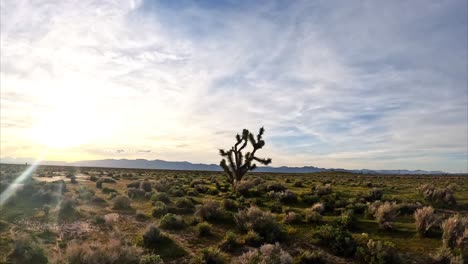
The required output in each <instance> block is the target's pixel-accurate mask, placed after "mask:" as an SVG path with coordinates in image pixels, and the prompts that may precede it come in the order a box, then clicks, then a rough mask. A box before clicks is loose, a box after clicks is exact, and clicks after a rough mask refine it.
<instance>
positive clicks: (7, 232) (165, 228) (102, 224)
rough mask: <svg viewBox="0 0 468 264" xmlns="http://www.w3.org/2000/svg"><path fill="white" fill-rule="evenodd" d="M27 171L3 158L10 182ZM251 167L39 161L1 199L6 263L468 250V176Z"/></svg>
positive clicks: (419, 259)
mask: <svg viewBox="0 0 468 264" xmlns="http://www.w3.org/2000/svg"><path fill="white" fill-rule="evenodd" d="M242 142H244V141H242ZM249 142H250V141H249ZM258 142H260V141H259V140H257V139H256V143H257V144H258ZM242 144H243V143H242ZM233 157H235V155H234V154H233ZM225 158H227V159H228V158H229V157H228V156H227V157H225ZM244 161H245V157H244ZM226 162H228V161H226ZM24 168H25V167H24V166H23V165H4V164H2V165H1V166H0V183H1V184H0V190H5V189H6V188H7V187H8V186H9V185H10V184H12V183H13V182H14V180H15V179H16V178H17V176H18V175H20V174H21V172H22V171H24ZM245 175H248V176H247V177H243V178H242V179H241V180H240V181H238V182H237V183H236V188H235V189H234V188H233V187H232V185H231V182H230V180H229V179H228V178H227V177H225V172H193V171H157V170H136V169H112V168H80V169H79V170H78V169H77V170H70V169H69V168H66V167H54V166H39V167H37V168H36V171H35V172H33V176H32V178H30V179H29V180H27V181H25V182H24V183H22V184H21V185H18V186H17V191H16V193H15V195H14V196H12V197H11V198H10V199H9V200H8V202H7V203H6V204H5V205H4V206H3V207H2V208H0V210H1V212H2V213H1V214H0V263H136V264H149V263H415V264H423V263H451V264H453V263H464V262H466V261H467V259H468V257H467V256H466V252H468V250H467V249H468V248H467V247H468V246H467V244H468V243H467V241H468V231H467V228H466V227H467V225H468V223H467V222H468V221H467V220H466V219H467V212H468V181H467V179H468V178H466V177H464V176H453V175H447V176H435V175H431V176H420V175H418V176H414V175H412V176H409V175H365V174H349V173H344V172H320V173H314V174H270V173H250V172H249V173H246V174H245ZM245 175H244V176H245ZM72 176H73V177H72ZM57 177H58V178H59V180H57ZM73 178H74V179H75V180H76V183H72V182H71V181H72V179H73ZM429 182H430V183H431V184H427V183H429ZM417 186H423V188H420V191H419V192H417V191H415V190H416V189H417V188H416V187H417ZM233 191H234V192H233ZM455 201H456V202H455ZM277 242H279V243H281V246H280V245H279V244H276V243H277Z"/></svg>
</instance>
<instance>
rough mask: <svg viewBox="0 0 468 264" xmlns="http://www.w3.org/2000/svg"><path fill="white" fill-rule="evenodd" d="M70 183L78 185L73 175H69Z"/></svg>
mask: <svg viewBox="0 0 468 264" xmlns="http://www.w3.org/2000/svg"><path fill="white" fill-rule="evenodd" d="M70 182H71V183H78V182H77V181H76V176H75V175H71V176H70Z"/></svg>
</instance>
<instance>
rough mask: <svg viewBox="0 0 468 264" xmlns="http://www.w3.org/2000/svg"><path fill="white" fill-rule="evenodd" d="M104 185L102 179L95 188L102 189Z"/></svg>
mask: <svg viewBox="0 0 468 264" xmlns="http://www.w3.org/2000/svg"><path fill="white" fill-rule="evenodd" d="M103 183H104V181H103V180H102V179H99V180H98V181H97V182H96V188H98V189H102V184H103Z"/></svg>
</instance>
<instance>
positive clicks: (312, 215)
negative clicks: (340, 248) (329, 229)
mask: <svg viewBox="0 0 468 264" xmlns="http://www.w3.org/2000/svg"><path fill="white" fill-rule="evenodd" d="M305 220H306V222H308V223H320V222H322V215H321V214H319V213H318V212H317V211H315V210H312V208H308V209H306V210H305Z"/></svg>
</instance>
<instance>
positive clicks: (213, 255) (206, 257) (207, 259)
mask: <svg viewBox="0 0 468 264" xmlns="http://www.w3.org/2000/svg"><path fill="white" fill-rule="evenodd" d="M195 263H200V264H224V263H227V257H226V255H225V254H224V253H222V252H221V251H220V250H219V249H217V248H212V247H209V248H204V249H202V250H201V251H200V253H199V255H198V257H197V258H196V260H195Z"/></svg>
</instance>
